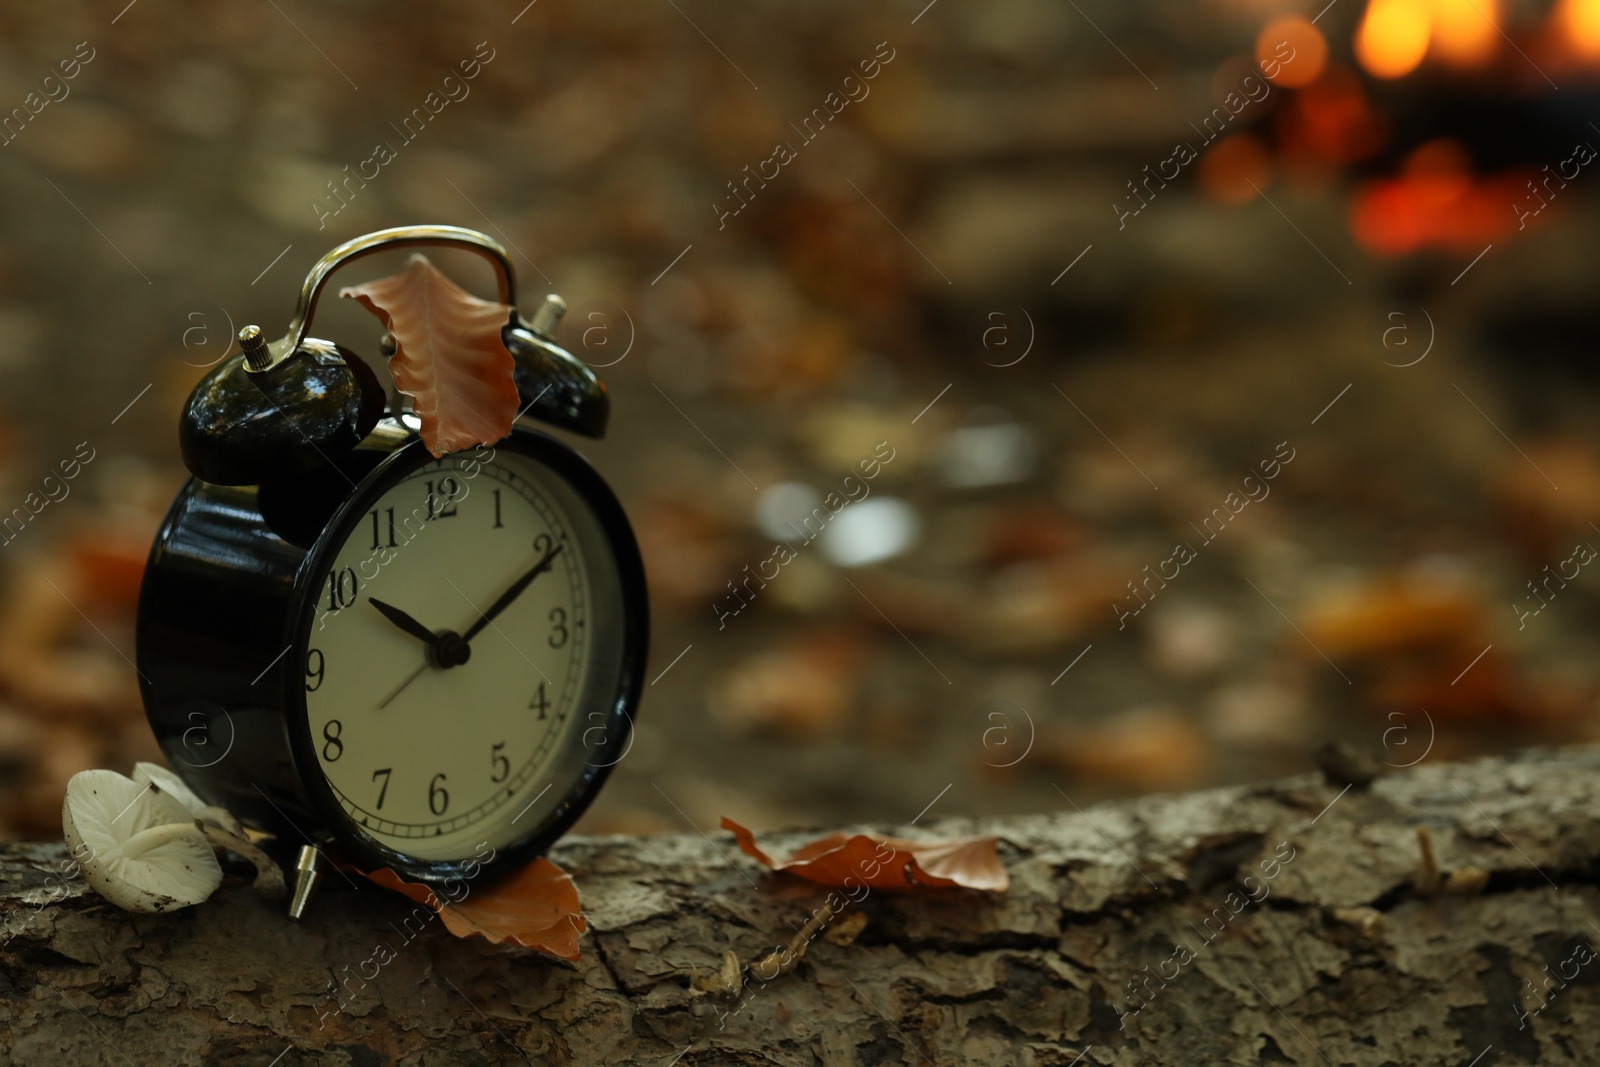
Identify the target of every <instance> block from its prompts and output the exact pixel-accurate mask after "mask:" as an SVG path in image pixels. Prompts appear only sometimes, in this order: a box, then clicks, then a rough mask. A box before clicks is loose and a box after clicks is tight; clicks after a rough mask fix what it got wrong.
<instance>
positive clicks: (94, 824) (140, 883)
mask: <svg viewBox="0 0 1600 1067" xmlns="http://www.w3.org/2000/svg"><path fill="white" fill-rule="evenodd" d="M156 827H170V828H171V829H172V834H171V836H169V837H166V838H165V839H163V840H160V841H159V843H157V844H155V845H153V846H151V847H149V848H148V849H145V850H144V851H143V852H141V853H140V854H138V855H135V856H131V857H130V856H126V855H124V854H123V851H124V846H125V845H127V843H128V841H129V839H130V838H133V837H134V836H135V835H137V834H140V833H143V832H144V831H147V830H151V829H154V828H156ZM61 828H62V830H63V832H64V833H65V835H66V839H67V843H68V844H69V845H70V846H71V847H72V849H73V853H74V855H79V857H80V858H79V860H78V863H79V867H80V869H81V870H82V871H83V877H84V880H85V881H86V882H88V883H89V886H90V888H92V889H93V890H94V891H95V892H97V893H99V894H100V895H101V896H103V897H105V898H106V899H107V900H108V901H110V902H111V903H113V904H115V905H117V906H118V907H119V908H125V909H126V910H128V911H141V912H161V911H173V910H175V909H177V908H185V907H188V906H190V905H191V904H198V903H200V902H201V901H202V900H205V899H206V898H207V897H209V896H210V895H211V894H212V893H214V892H215V891H216V889H217V887H218V886H219V885H221V884H222V867H221V866H220V865H219V864H218V863H217V857H216V854H215V853H214V852H213V851H212V850H211V845H210V844H209V843H208V842H207V841H206V839H205V835H204V834H202V833H201V832H200V830H199V829H197V828H196V827H195V825H194V815H193V814H191V813H190V811H189V810H188V809H187V808H186V807H184V806H183V805H182V804H181V803H179V802H178V801H176V800H174V799H173V798H172V797H170V796H168V795H166V794H165V793H164V792H162V791H160V789H152V788H151V787H150V786H149V785H148V784H143V783H140V782H135V781H133V780H132V779H131V778H125V777H123V776H122V775H120V774H118V773H117V772H115V771H103V770H93V771H80V772H78V773H77V774H75V775H73V776H72V779H71V780H70V781H69V782H68V783H67V797H66V800H65V801H64V802H63V803H62V805H61Z"/></svg>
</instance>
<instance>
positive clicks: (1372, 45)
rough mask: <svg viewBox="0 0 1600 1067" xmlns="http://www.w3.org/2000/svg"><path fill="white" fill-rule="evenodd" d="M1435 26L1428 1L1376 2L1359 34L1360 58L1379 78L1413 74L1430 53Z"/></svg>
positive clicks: (1357, 49)
mask: <svg viewBox="0 0 1600 1067" xmlns="http://www.w3.org/2000/svg"><path fill="white" fill-rule="evenodd" d="M1432 27H1433V16H1432V12H1430V11H1429V9H1428V4H1427V3H1426V2H1425V0H1372V2H1371V3H1369V4H1368V5H1367V13H1366V15H1365V16H1363V17H1362V19H1361V27H1360V28H1359V29H1358V30H1357V31H1356V42H1355V46H1356V58H1357V59H1359V60H1360V61H1361V65H1362V66H1363V67H1365V68H1366V69H1367V73H1369V74H1371V75H1372V76H1373V77H1375V78H1399V77H1402V76H1404V75H1406V74H1410V73H1411V72H1412V71H1413V70H1415V69H1416V68H1417V64H1418V63H1421V62H1422V57H1423V56H1424V55H1426V54H1427V52H1428V38H1429V36H1430V35H1431V33H1432Z"/></svg>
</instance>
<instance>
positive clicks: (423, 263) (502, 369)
mask: <svg viewBox="0 0 1600 1067" xmlns="http://www.w3.org/2000/svg"><path fill="white" fill-rule="evenodd" d="M339 295H340V296H347V297H352V298H354V299H356V300H359V301H361V303H362V305H363V306H364V307H366V309H367V310H368V311H370V312H372V313H373V314H374V315H376V316H378V318H380V319H382V320H383V324H384V325H385V326H387V327H388V328H389V333H390V334H392V335H393V336H394V340H395V352H394V355H392V356H390V357H389V370H390V371H391V372H393V374H394V383H395V387H396V388H398V389H399V390H400V391H401V392H402V393H404V394H406V395H407V396H409V397H410V398H411V400H412V404H413V406H414V407H415V408H416V412H417V417H418V418H420V419H421V420H422V440H423V443H424V444H426V445H427V446H428V451H429V452H432V453H433V454H434V455H435V456H442V455H444V454H445V453H446V452H459V451H460V450H461V449H463V448H471V447H472V446H474V445H480V444H483V445H491V444H494V443H495V442H496V441H498V440H500V439H501V438H503V437H505V436H506V435H507V434H509V433H510V432H511V424H512V422H514V421H515V420H516V417H517V408H518V406H519V401H518V399H517V386H516V381H515V378H514V373H515V368H516V362H515V360H513V359H512V357H511V353H510V352H508V351H507V350H506V346H505V342H504V341H503V340H501V337H500V330H501V328H502V327H504V326H505V325H506V323H507V322H509V321H510V317H511V308H510V307H508V306H507V305H505V304H500V303H496V302H494V301H491V300H480V299H478V298H477V297H475V296H473V295H472V294H471V293H469V292H467V291H466V290H464V289H462V288H461V287H460V286H458V285H457V284H456V283H455V282H453V281H451V280H450V279H449V278H446V277H445V276H444V275H443V274H441V273H439V270H438V268H436V267H435V266H434V265H433V264H432V263H429V262H428V260H427V257H425V256H421V255H416V256H412V257H411V264H410V265H409V266H408V267H406V269H405V270H403V271H401V272H400V273H399V274H393V275H390V276H389V277H387V278H379V279H378V280H377V281H372V282H366V283H364V284H362V285H353V286H350V287H348V288H345V289H341V290H339Z"/></svg>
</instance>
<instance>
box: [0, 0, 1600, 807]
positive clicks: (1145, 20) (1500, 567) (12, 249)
mask: <svg viewBox="0 0 1600 1067" xmlns="http://www.w3.org/2000/svg"><path fill="white" fill-rule="evenodd" d="M464 61H468V66H463V65H462V64H463V62H464ZM474 66H475V67H476V70H475V75H474V76H473V77H471V78H470V79H466V78H464V77H463V72H464V71H467V70H469V69H472V68H473V67H474ZM452 75H454V78H453V80H452V81H451V82H448V83H447V82H446V78H447V77H450V76H452ZM430 94H432V95H430ZM0 115H9V116H10V117H9V118H4V119H3V120H0V140H3V143H0V204H3V208H0V513H13V514H14V512H13V510H12V509H14V508H22V507H25V508H26V510H25V512H24V514H25V515H26V516H27V521H26V522H25V523H17V524H16V525H15V526H14V527H13V528H8V529H7V531H6V533H4V534H0V537H4V538H5V539H6V540H5V543H4V544H3V546H0V589H3V593H0V836H4V837H26V836H53V835H56V834H57V833H58V832H59V810H60V801H61V796H62V790H63V787H64V783H65V780H66V778H67V777H68V776H70V775H71V774H72V773H73V772H75V771H77V770H80V769H82V768H85V767H93V766H107V767H113V768H117V769H121V770H126V769H127V768H128V766H129V765H130V764H131V763H132V762H133V761H134V760H136V759H155V758H158V754H157V752H156V749H155V746H154V742H153V739H152V737H151V735H150V731H149V728H148V726H147V725H146V723H145V721H144V716H143V712H142V709H141V707H140V704H139V699H138V692H137V687H136V679H135V675H134V671H133V669H132V666H131V664H130V663H129V661H128V657H129V656H131V655H132V651H133V645H134V634H133V609H134V605H135V601H136V597H137V592H138V587H139V580H140V573H141V570H142V567H143V561H144V557H145V554H146V553H147V551H148V548H149V544H150V540H151V537H152V535H153V533H154V530H155V527H156V524H157V523H158V521H159V520H160V517H161V514H162V512H163V511H164V509H165V507H166V505H167V504H168V503H169V502H170V500H171V498H172V496H173V494H174V493H175V492H176V490H177V488H178V487H179V485H180V484H181V483H182V481H183V479H184V477H185V476H186V475H185V472H184V470H183V468H182V466H181V464H180V463H179V460H178V454H177V441H176V425H177V413H178V410H179V408H180V405H181V404H182V402H183V400H184V398H185V397H186V396H187V394H188V391H189V389H190V388H191V387H192V386H193V384H194V383H195V382H196V381H197V380H198V379H199V377H200V376H201V375H202V374H203V373H204V372H205V369H206V368H207V367H209V366H211V365H213V364H214V363H215V362H217V361H218V360H220V359H221V358H223V357H224V356H225V355H227V354H228V353H229V352H230V351H234V350H235V349H233V348H232V347H231V345H232V342H231V338H232V336H233V334H234V333H235V332H236V331H237V329H238V328H239V327H240V326H242V325H244V324H246V323H259V324H261V325H262V326H263V328H264V329H266V330H267V332H268V334H269V335H270V336H276V335H277V333H278V332H280V331H281V329H282V327H283V326H284V325H286V324H287V320H288V318H289V315H290V313H291V311H292V309H293V306H294V299H295V295H296V293H297V291H298V288H299V285H300V281H301V279H302V278H303V277H304V274H305V272H306V270H307V268H308V267H309V266H310V264H311V263H312V262H314V261H315V260H316V259H317V257H319V256H320V255H321V254H322V253H324V252H325V251H327V250H328V249H329V248H330V247H332V246H333V245H334V244H336V243H338V242H340V241H343V240H345V239H347V238H349V237H352V236H355V235H358V234H360V233H364V232H366V231H369V230H373V229H377V228H380V227H386V226H394V225H401V224H407V223H419V222H442V223H453V224H458V225H464V226H470V227H473V228H477V229H481V230H484V231H486V232H488V233H489V234H491V235H493V236H496V237H497V238H499V239H500V240H502V241H503V242H504V243H505V244H506V245H507V246H508V247H509V248H511V249H512V254H513V256H514V258H515V261H516V267H517V270H518V271H519V274H520V284H521V291H522V294H523V297H524V305H525V307H530V308H531V306H533V304H534V302H535V301H536V299H537V297H538V296H539V294H541V293H543V292H545V291H554V292H559V293H561V294H562V295H563V296H565V298H566V299H567V301H568V303H569V304H570V306H571V311H570V312H569V314H568V316H567V319H566V321H565V323H564V324H563V326H562V330H561V340H562V342H563V343H564V344H565V345H566V346H567V347H569V348H570V349H571V350H572V351H573V352H575V353H576V354H578V355H580V356H582V357H583V358H584V359H585V360H587V361H588V362H590V363H591V364H592V365H593V366H595V367H596V368H597V370H598V371H599V373H600V374H601V375H602V377H603V378H604V379H605V380H606V382H607V383H608V385H609V387H610V389H611V391H612V398H613V419H612V426H613V432H612V434H611V436H610V437H609V438H608V439H607V440H605V441H603V442H599V443H590V442H577V444H578V447H580V448H581V449H582V450H583V451H584V452H585V454H587V455H588V456H589V457H590V458H591V459H592V460H593V461H594V462H595V463H596V464H597V465H598V466H599V467H600V469H601V470H602V471H603V472H604V474H605V475H606V477H607V478H608V479H609V480H610V481H611V482H612V484H613V485H614V486H615V487H616V489H617V490H618V492H619V494H620V495H621V497H622V499H623V501H624V503H625V504H626V506H627V508H628V511H629V513H630V515H631V517H632V520H633V524H634V526H635V529H636V531H637V533H638V536H639V539H640V541H641V544H642V547H643V550H644V553H645V558H646V565H647V568H648V571H649V576H650V582H651V592H652V596H653V608H654V631H655V632H654V647H653V651H652V658H651V666H650V669H649V672H648V674H647V678H649V679H653V681H652V682H651V684H650V686H649V687H648V688H647V690H646V697H645V701H644V704H643V706H642V708H641V711H640V719H639V723H638V732H637V743H636V744H635V746H634V748H633V750H632V751H631V752H630V754H629V755H628V757H627V758H626V759H625V760H624V761H623V762H622V764H621V765H620V766H619V767H618V769H617V771H616V774H615V775H614V777H613V778H612V780H611V784H610V785H609V786H608V787H607V789H606V791H605V792H604V793H603V795H602V796H601V797H600V799H599V801H598V802H597V803H596V804H595V806H594V808H593V809H592V810H591V812H590V814H589V815H588V816H587V817H586V818H585V820H584V822H583V824H582V827H583V828H586V829H588V830H593V831H616V832H629V833H635V832H651V831H657V830H672V829H684V828H686V820H689V821H692V822H693V823H694V824H696V825H697V826H700V827H702V828H709V827H711V826H714V825H715V823H716V820H717V818H718V817H719V816H722V815H728V816H731V817H734V818H736V819H738V820H739V821H741V822H743V823H745V824H747V825H750V826H754V827H766V826H776V825H802V824H812V825H819V824H831V823H837V822H842V821H849V820H874V821H876V820H884V821H897V822H904V821H907V820H910V819H911V818H913V817H914V816H916V815H917V814H918V812H919V811H922V810H923V809H924V808H926V807H927V806H929V805H930V804H934V802H935V801H937V804H936V805H935V806H934V808H933V810H934V813H935V814H936V815H954V814H974V815H984V814H997V813H1006V812H1020V811H1044V810H1057V809H1061V808H1064V807H1066V805H1067V804H1068V803H1075V804H1083V803H1087V802H1088V801H1091V800H1095V799H1100V798H1104V797H1108V796H1115V795H1125V794H1131V793H1140V792H1151V791H1168V790H1182V789H1188V788H1192V787H1196V786H1203V785H1207V784H1213V783H1224V782H1240V781H1248V780H1253V779H1258V778H1262V777H1266V776H1272V775H1279V774H1283V773H1288V772H1296V771H1301V770H1305V769H1307V768H1309V767H1311V766H1312V759H1313V756H1312V754H1313V752H1314V751H1315V750H1316V748H1317V747H1318V746H1319V745H1320V744H1322V743H1323V742H1325V741H1328V740H1330V739H1342V740H1344V741H1346V742H1348V743H1349V744H1351V745H1353V746H1354V747H1355V748H1356V749H1358V750H1360V751H1362V752H1365V753H1366V754H1367V755H1369V756H1370V757H1372V758H1373V759H1374V760H1376V761H1377V762H1379V763H1380V764H1381V763H1387V764H1389V765H1391V766H1402V765H1407V764H1410V763H1414V762H1417V761H1419V760H1421V759H1423V758H1427V759H1434V760H1438V759H1452V758H1462V757H1466V756H1469V755H1472V754H1476V753H1484V752H1493V751H1500V750H1504V749H1506V748H1509V747H1512V746H1517V745H1526V744H1532V743H1552V742H1555V743H1559V742H1572V741H1580V740H1589V739H1593V738H1594V737H1595V736H1596V735H1597V733H1600V729H1597V726H1600V719H1597V715H1600V704H1597V696H1600V688H1597V683H1600V659H1597V658H1596V656H1595V655H1594V651H1593V650H1594V647H1595V642H1596V640H1597V638H1600V577H1597V575H1596V573H1593V572H1596V571H1600V568H1596V567H1589V566H1587V564H1588V563H1590V562H1591V561H1592V560H1593V559H1594V558H1595V554H1596V553H1595V551H1594V549H1593V548H1590V547H1588V546H1590V545H1600V528H1597V527H1596V525H1595V523H1596V522H1600V437H1597V432H1596V425H1595V419H1594V414H1593V413H1594V412H1595V410H1596V406H1597V404H1600V395H1597V389H1600V381H1597V375H1596V371H1595V367H1596V364H1595V361H1594V358H1593V352H1594V347H1595V333H1596V329H1597V328H1600V308H1597V307H1596V304H1595V301H1594V298H1593V295H1592V294H1593V289H1594V286H1595V284H1596V282H1597V280H1600V278H1597V274H1600V261H1597V260H1596V257H1595V255H1594V252H1593V250H1594V247H1595V240H1596V236H1597V234H1600V214H1597V213H1600V174H1597V173H1595V172H1596V171H1600V162H1596V147H1591V146H1597V147H1600V127H1597V125H1596V122H1600V0H1560V2H1558V3H1556V4H1553V5H1552V4H1548V3H1506V2H1501V0H1333V2H1331V3H1327V4H1326V6H1325V7H1324V6H1323V0H1317V2H1316V3H1314V4H1312V5H1309V6H1307V5H1303V4H1292V3H1280V2H1277V0H1207V2H1202V3H1183V4H1179V3H1152V4H1138V5H1128V4H1122V3H1116V2H1111V0H1069V2H1067V3H1059V2H1056V0H983V2H981V3H979V2H974V0H934V2H933V3H928V2H927V0H878V2H875V3H872V4H866V5H862V4H859V3H846V2H844V0H814V2H812V3H808V4H777V3H770V2H769V3H759V4H748V3H735V2H732V0H659V2H654V0H653V2H647V3H637V2H635V3H620V2H603V0H584V2H581V3H580V2H577V0H536V2H534V3H525V0H508V2H498V0H497V2H495V3H489V4H485V3H473V4H467V3H453V2H447V3H429V4H423V3H419V2H400V3H388V4H378V3H373V2H360V0H344V2H338V3H327V4H309V3H305V2H303V0H244V2H238V3H231V4H218V5H201V6H195V5H180V4H177V3H174V2H172V0H135V2H133V3H127V2H126V0H96V2H94V3H81V2H71V0H58V2H55V3H52V4H49V5H42V4H40V5H7V7H6V9H5V10H4V11H0ZM380 145H383V146H386V147H387V148H388V151H387V152H386V153H382V152H379V151H378V146H380ZM780 146H781V147H780ZM374 171H376V172H377V173H376V176H373V174H374ZM352 175H355V177H352ZM363 176H364V177H363ZM437 260H438V262H440V263H441V265H444V266H445V267H446V269H448V270H451V271H452V272H455V273H456V276H457V277H458V278H459V279H460V280H461V281H462V282H463V283H464V284H471V285H472V286H474V287H475V288H477V289H478V290H479V291H480V292H486V291H487V290H488V287H489V284H490V283H489V281H488V275H487V273H486V271H485V270H484V268H482V267H481V266H479V265H477V264H475V263H472V262H467V261H462V262H458V261H457V260H455V259H452V258H450V257H448V256H442V257H437ZM396 265H397V262H396V263H388V262H380V261H375V260H368V261H365V262H363V263H362V264H360V265H358V266H357V267H356V268H353V269H351V270H349V271H346V272H345V273H344V274H343V275H341V277H340V278H339V281H342V282H343V283H344V284H353V283H355V282H357V281H361V280H365V279H368V278H373V277H378V276H380V275H382V274H385V273H389V271H390V270H391V269H392V268H393V267H394V266H396ZM340 304H344V305H346V306H338V305H340ZM348 305H349V302H347V301H345V302H341V301H326V302H325V303H324V309H323V311H322V313H321V314H320V315H319V317H318V320H317V329H316V330H315V331H314V332H316V333H317V334H318V335H321V336H325V337H331V338H334V339H336V340H339V341H341V342H342V343H344V344H346V345H348V346H350V347H352V348H354V349H356V350H357V351H359V352H362V353H364V354H366V355H369V356H373V357H375V356H376V352H377V334H378V330H377V324H376V323H375V322H374V321H373V320H372V319H371V318H370V317H369V316H367V315H366V314H365V313H364V312H362V311H360V310H359V309H355V308H352V307H350V306H348ZM885 456H891V457H892V458H890V459H888V460H887V461H883V460H884V457H885ZM86 457H89V458H86ZM874 459H876V460H879V461H883V462H880V463H879V464H878V465H877V467H876V471H875V477H872V478H871V479H870V480H863V479H862V467H861V464H862V461H871V460H874ZM63 463H67V464H68V465H69V467H71V468H72V469H74V470H75V472H76V476H75V477H73V478H72V479H71V480H70V481H65V482H61V481H55V480H53V481H52V482H51V483H50V484H51V485H52V486H55V487H56V488H54V489H51V490H50V493H51V494H52V496H51V497H46V496H45V495H44V494H45V489H44V488H43V487H44V486H45V482H44V479H45V478H46V476H49V475H56V476H57V477H58V478H59V475H60V473H61V472H64V471H65V470H66V469H68V468H65V467H63V466H62V464H63ZM851 475H854V476H855V479H856V480H853V481H850V482H847V481H846V478H847V476H851ZM61 486H65V488H66V492H65V494H64V495H63V493H62V491H61ZM863 493H865V496H864V498H863V499H860V500H859V502H856V503H851V504H849V506H847V507H844V508H843V509H842V510H839V511H838V513H837V515H830V512H831V511H832V510H834V509H836V508H837V504H838V502H839V499H840V496H839V495H835V496H833V497H831V499H832V500H833V501H834V503H833V504H831V505H830V504H829V503H828V501H829V500H830V494H849V495H852V496H856V497H861V496H862V495H863ZM819 506H820V507H822V508H823V514H824V515H826V516H830V517H829V518H828V521H827V522H826V523H822V522H819V521H815V520H814V521H813V522H812V525H811V527H810V535H809V536H807V535H806V534H805V533H802V532H801V531H800V529H799V527H800V526H801V525H802V520H803V517H804V516H807V515H815V514H816V511H815V509H816V508H818V507H819ZM819 529H820V530H821V532H820V534H819V533H817V530H819ZM797 534H798V536H797ZM780 542H782V543H785V544H786V545H787V547H788V548H789V553H788V554H789V555H790V556H792V558H790V559H786V560H784V561H783V562H782V563H781V565H779V564H776V563H775V562H774V557H775V554H776V546H777V545H778V544H779V543H780ZM1180 546H1182V549H1183V550H1181V551H1180ZM774 570H777V572H778V573H777V575H776V577H772V575H773V572H774ZM752 575H758V576H759V577H758V578H756V579H752V578H751V576H752ZM763 579H766V580H763ZM730 583H731V584H730ZM735 590H737V591H735Z"/></svg>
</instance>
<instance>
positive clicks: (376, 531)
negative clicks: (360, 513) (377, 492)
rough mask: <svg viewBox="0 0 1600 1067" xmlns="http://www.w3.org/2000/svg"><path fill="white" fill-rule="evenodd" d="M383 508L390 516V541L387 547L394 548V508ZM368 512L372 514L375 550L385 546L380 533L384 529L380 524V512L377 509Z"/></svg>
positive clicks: (373, 545)
mask: <svg viewBox="0 0 1600 1067" xmlns="http://www.w3.org/2000/svg"><path fill="white" fill-rule="evenodd" d="M383 510H384V513H385V514H386V515H387V516H388V519H389V522H388V530H389V543H388V546H387V547H389V548H393V547H395V540H394V508H384V509H383ZM368 514H369V515H371V516H372V547H373V549H374V550H377V549H379V548H383V547H385V546H384V544H383V540H382V538H381V537H380V536H379V534H380V533H381V532H382V530H381V528H380V527H379V525H378V513H377V511H376V510H374V511H370V512H368Z"/></svg>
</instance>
